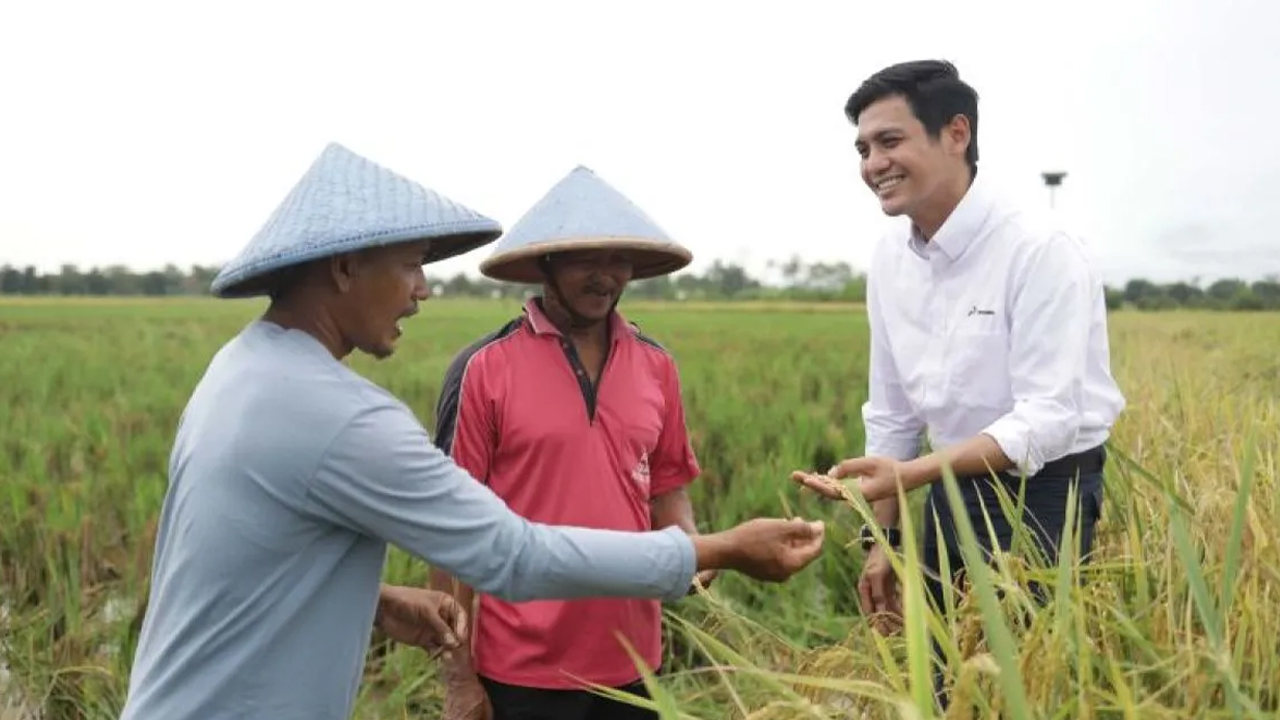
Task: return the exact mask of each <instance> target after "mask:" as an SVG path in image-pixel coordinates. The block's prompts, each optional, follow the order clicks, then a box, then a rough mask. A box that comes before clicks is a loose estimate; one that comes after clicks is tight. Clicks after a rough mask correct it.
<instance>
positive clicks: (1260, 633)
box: [0, 298, 1280, 720]
mask: <svg viewBox="0 0 1280 720" xmlns="http://www.w3.org/2000/svg"><path fill="white" fill-rule="evenodd" d="M423 308H424V311H423V312H422V313H421V314H420V315H418V316H417V317H415V318H414V319H412V320H411V321H408V322H407V324H406V335H405V337H404V338H403V340H402V341H401V342H402V344H401V347H400V349H399V351H398V352H397V354H396V355H395V356H394V357H393V358H392V359H390V360H387V361H384V362H375V361H373V360H371V359H370V358H367V357H355V358H353V359H352V360H351V363H352V365H353V366H354V367H356V368H357V369H358V370H359V371H361V372H363V373H365V374H366V375H368V376H369V377H371V378H372V379H374V380H375V381H377V382H379V383H381V384H383V385H384V386H386V387H387V388H389V389H390V390H392V391H393V392H394V393H395V394H396V395H398V396H399V397H401V398H403V399H404V400H405V401H406V402H408V404H409V405H410V406H411V407H412V408H413V409H414V410H415V411H416V412H417V413H418V415H419V417H420V418H421V419H422V421H423V423H424V424H425V425H426V426H427V427H428V428H430V427H432V425H433V423H434V418H433V410H434V405H435V401H436V394H437V391H438V388H439V386H440V382H441V377H442V375H443V373H444V370H445V367H446V365H447V364H448V362H449V360H450V358H451V356H452V355H453V353H454V352H456V351H457V350H458V349H459V348H461V347H463V346H464V345H465V344H467V343H468V342H470V341H471V340H473V339H474V338H476V337H477V336H479V335H480V334H482V333H484V332H486V331H488V330H490V329H492V328H496V327H497V326H498V325H499V324H500V323H501V322H503V321H504V320H505V319H507V318H509V317H511V316H512V315H513V314H515V313H516V312H518V305H517V304H516V302H515V301H514V300H503V301H492V302H488V301H479V300H442V301H435V302H429V303H427V304H425V305H424V306H423ZM623 309H624V311H625V312H627V313H628V315H629V316H630V317H631V318H632V319H633V320H635V321H637V322H638V323H639V324H640V325H641V326H642V327H643V328H644V330H645V331H646V332H647V333H649V334H651V335H653V336H654V337H656V338H657V339H658V340H659V341H661V342H662V343H663V344H664V345H666V346H667V347H668V348H669V349H671V350H672V352H673V353H674V354H675V356H676V358H677V360H678V362H679V364H680V367H681V370H682V380H683V386H684V399H685V402H686V406H687V411H688V420H689V423H690V427H691V431H692V433H693V440H694V445H695V449H696V450H697V452H698V454H699V457H700V460H701V462H702V466H703V469H704V474H703V476H702V477H701V479H700V480H699V481H698V482H697V483H696V484H695V489H694V491H693V497H694V500H695V503H696V510H697V513H698V519H699V523H700V525H701V527H703V528H704V529H707V530H710V529H714V528H721V527H725V526H728V525H731V524H733V523H736V522H739V521H741V520H744V519H746V518H750V517H753V516H758V515H771V516H778V515H792V514H801V515H805V516H810V517H822V518H825V519H827V520H828V521H829V523H828V526H829V535H828V537H829V541H828V542H829V544H828V548H827V551H826V553H825V554H824V556H823V558H822V559H821V560H820V561H819V562H817V563H816V564H815V565H814V566H812V567H811V568H809V569H808V570H806V571H805V572H804V573H802V574H800V575H799V576H797V577H796V578H794V579H793V580H792V581H791V582H789V583H787V584H783V585H761V584H757V583H753V582H750V581H748V580H746V579H744V578H742V577H740V576H735V575H732V574H730V575H727V576H721V578H720V579H719V580H718V581H717V582H716V583H715V585H714V586H713V587H712V589H711V591H710V592H709V593H707V594H705V595H700V596H697V597H692V598H689V599H686V600H684V601H682V602H680V603H676V604H673V605H671V606H669V616H668V623H667V628H668V638H669V642H668V651H667V663H666V666H665V667H664V668H663V671H662V673H661V674H660V675H659V676H658V677H656V678H655V679H654V683H655V684H654V692H655V702H656V703H657V704H658V705H660V706H661V707H662V708H663V709H664V712H665V713H666V716H667V717H672V718H674V717H696V718H706V719H708V720H724V719H727V718H752V719H753V720H764V719H766V718H770V719H772V718H777V719H784V718H814V719H815V720H816V719H820V718H859V717H867V718H881V717H885V718H888V717H901V718H917V717H931V716H934V715H933V713H934V711H933V709H932V706H931V687H930V668H929V667H928V662H929V658H930V651H929V644H930V640H931V638H936V639H938V640H939V641H940V642H941V643H942V646H943V648H944V651H945V655H946V657H947V659H948V663H949V667H948V670H949V672H950V674H951V675H952V677H953V679H954V682H955V685H954V687H953V690H952V692H953V697H954V700H955V702H954V703H953V704H952V706H951V707H950V709H949V711H948V716H950V717H984V718H985V717H997V716H1000V717H1006V718H1170V719H1173V718H1178V719H1180V720H1181V719H1184V718H1218V717H1221V718H1262V717H1276V716H1277V709H1278V708H1280V531H1278V530H1277V528H1280V458H1278V451H1280V400H1278V399H1280V352H1278V351H1280V315H1277V314H1273V313H1232V312H1225V311H1221V312H1207V311H1205V312H1202V311H1192V310H1177V311H1171V312H1165V313H1137V312H1132V311H1127V310H1122V311H1118V312H1115V313H1113V314H1112V316H1111V337H1112V352H1113V369H1114V372H1115V373H1116V375H1117V376H1118V378H1119V381H1120V383H1121V386H1122V388H1123V390H1124V392H1125V394H1126V396H1127V398H1128V402H1129V406H1128V409H1127V411H1126V413H1125V414H1124V416H1123V418H1122V420H1121V422H1120V424H1119V426H1118V427H1117V428H1116V432H1115V435H1114V437H1113V442H1112V444H1111V448H1110V452H1111V455H1110V458H1111V462H1110V465H1109V467H1108V469H1107V494H1106V504H1105V507H1104V514H1103V520H1102V523H1101V526H1100V528H1099V536H1098V551H1097V556H1096V558H1095V559H1094V561H1093V562H1092V563H1090V564H1089V565H1087V566H1081V565H1078V564H1076V563H1073V562H1072V559H1073V558H1071V557H1069V556H1067V557H1064V558H1063V560H1062V562H1061V563H1060V564H1059V565H1057V566H1045V565H1044V564H1042V563H1035V562H1029V563H1022V562H1015V561H1013V560H1011V559H1009V558H1003V557H1002V558H999V559H998V562H997V563H996V565H995V566H994V567H992V568H990V569H988V570H986V571H983V572H979V571H978V570H975V571H974V573H973V575H972V580H973V583H974V584H973V587H972V591H971V592H970V593H968V594H967V595H966V596H965V598H964V599H963V600H958V601H957V602H958V606H957V607H955V608H954V614H953V615H952V616H951V617H950V618H949V619H948V618H947V617H946V616H944V615H939V614H936V613H931V612H927V611H926V609H925V607H924V604H923V595H922V590H923V588H922V586H921V585H920V583H918V582H915V581H914V580H911V581H908V582H907V584H906V586H905V591H906V593H907V596H906V597H907V603H908V611H909V612H908V618H907V622H906V625H905V627H904V629H903V632H901V633H899V634H897V635H894V636H890V637H881V636H879V635H876V634H875V633H874V632H872V631H871V630H870V628H869V626H868V623H867V622H866V620H865V618H861V617H859V611H858V604H857V590H856V583H857V577H858V573H859V570H860V563H861V552H860V551H859V550H858V549H857V548H856V547H855V546H854V544H853V541H854V539H855V537H856V532H857V529H858V527H859V525H860V524H861V523H862V517H861V513H862V512H863V511H864V508H860V507H859V504H858V503H857V502H856V501H855V502H850V503H847V504H843V505H841V504H837V503H823V502H819V501H817V500H815V499H814V498H812V497H809V496H806V495H802V494H800V493H798V492H797V491H796V489H795V488H794V487H792V486H791V485H790V483H789V481H788V479H787V478H788V476H789V473H790V471H791V470H793V469H819V470H825V469H826V468H827V467H829V466H830V465H831V464H832V463H833V462H834V461H836V460H838V459H840V458H842V457H846V456H851V455H854V454H857V453H858V452H859V451H860V449H861V447H862V434H861V422H860V417H859V407H860V405H861V403H862V401H863V398H864V397H865V386H866V382H865V381H866V377H865V373H866V364H867V363H866V360H867V357H866V353H867V350H866V345H867V330H866V322H865V319H864V316H863V312H862V309H861V308H860V307H858V306H856V305H840V304H833V303H825V304H822V305H820V306H819V305H803V304H798V303H789V304H769V303H751V304H745V303H742V304H737V303H727V304H721V305H715V306H712V305H703V304H683V303H669V304H662V303H647V304H646V303H626V304H624V308H623ZM260 310H261V305H260V304H258V303H255V302H217V301H211V300H204V299H198V298H167V299H163V300H132V299H109V300H96V299H80V300H73V299H56V298H39V299H25V300H4V301H0V403H2V404H0V407H3V412H0V668H3V670H0V718H3V720H10V718H23V717H27V715H24V713H31V715H30V716H31V717H38V718H42V719H43V720H72V719H80V718H86V719H89V718H92V719H98V718H115V717H116V714H117V712H118V710H119V708H120V707H121V705H122V704H123V701H124V697H125V690H126V687H127V681H128V672H129V663H130V660H131V658H132V652H133V643H134V641H135V640H136V636H137V631H138V628H139V623H140V621H141V617H142V613H143V612H144V610H145V608H144V603H143V601H144V599H145V597H146V592H147V583H148V571H149V567H150V556H151V551H152V543H153V539H154V533H155V527H156V522H157V516H158V511H159V507H160V503H161V501H162V498H163V495H164V490H165V483H166V467H167V461H168V453H169V449H170V443H171V441H172V438H173V431H174V427H175V424H176V422H177V419H178V416H179V414H180V412H181V410H182V407H183V404H184V402H185V401H186V398H187V396H188V393H189V392H190V390H191V389H192V387H193V386H194V385H195V383H196V382H197V381H198V379H199V377H200V374H201V372H202V371H203V369H204V366H205V364H206V363H207V361H208V360H209V358H210V357H211V355H212V354H213V353H214V352H215V351H216V350H217V348H218V347H219V346H220V345H221V344H222V343H223V342H225V341H226V340H227V339H228V338H229V337H230V336H231V335H233V334H234V333H235V332H236V331H237V330H238V329H239V328H240V327H241V326H242V325H243V324H244V323H245V322H246V321H248V320H249V319H250V318H252V317H254V316H255V315H256V314H257V313H258V312H259V311H260ZM909 500H910V501H911V502H912V503H913V505H914V506H918V504H919V503H918V501H919V497H915V498H910V499H909ZM1010 501H1011V502H1016V498H1010ZM909 520H910V521H911V522H912V523H913V524H912V525H911V527H910V530H911V532H910V533H908V537H909V538H911V539H912V540H913V542H912V543H909V546H908V552H906V553H905V554H904V557H903V558H902V559H901V562H902V564H903V569H904V571H906V572H905V573H904V577H906V578H914V577H915V576H914V574H913V573H912V572H910V571H911V570H912V569H913V568H914V567H915V564H916V560H915V558H914V557H913V556H912V554H911V553H912V551H913V550H914V548H915V546H916V545H917V544H918V543H917V542H915V541H916V540H918V538H919V537H920V534H921V533H923V532H925V531H927V530H929V529H927V528H923V527H921V526H920V516H919V515H918V514H912V515H910V516H909ZM967 532H968V533H970V534H973V533H983V532H985V528H983V527H982V526H981V525H978V526H975V527H972V528H968V529H967ZM969 547H973V546H972V545H971V544H970V545H969ZM980 569H981V566H979V570H980ZM386 577H387V579H388V580H390V581H393V582H400V583H425V581H426V577H427V568H426V567H424V566H423V564H422V563H420V562H418V561H417V560H415V559H413V558H410V557H409V556H407V555H405V554H404V553H402V552H399V551H393V552H392V553H391V555H390V557H389V561H388V563H387V567H386ZM1030 581H1038V582H1040V583H1043V584H1045V585H1046V586H1047V587H1048V588H1049V600H1048V602H1047V603H1046V604H1044V605H1043V606H1039V605H1035V604H1034V603H1031V602H1030V601H1029V596H1028V593H1027V591H1026V587H1027V583H1028V582H1030ZM439 700H440V687H439V685H438V683H437V681H436V675H435V668H434V667H433V666H432V665H431V663H430V662H429V661H428V660H427V658H426V655H425V654H423V653H422V652H420V651H417V650H413V649H408V648H401V647H387V646H385V645H382V644H381V643H378V644H375V647H374V648H373V649H372V650H371V652H370V656H369V662H368V670H367V679H366V682H365V684H364V692H363V695H362V697H361V699H360V702H359V707H358V710H357V717H360V718H432V717H436V716H437V712H438V707H439ZM6 704H7V706H8V707H7V709H6Z"/></svg>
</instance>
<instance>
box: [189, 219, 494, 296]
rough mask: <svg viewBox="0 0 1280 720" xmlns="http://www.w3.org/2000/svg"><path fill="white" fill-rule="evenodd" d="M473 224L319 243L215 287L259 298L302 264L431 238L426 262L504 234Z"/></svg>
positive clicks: (245, 269) (232, 275) (223, 293)
mask: <svg viewBox="0 0 1280 720" xmlns="http://www.w3.org/2000/svg"><path fill="white" fill-rule="evenodd" d="M468 225H471V226H472V227H469V228H468V227H459V228H458V231H457V232H454V233H450V234H447V235H441V234H440V228H439V226H435V225H433V226H430V227H426V228H406V229H403V230H400V231H396V232H387V233H382V234H380V235H379V234H377V233H373V234H369V235H360V236H356V237H352V238H346V239H344V240H342V241H340V242H334V243H332V244H330V245H323V246H316V247H313V248H311V249H310V250H308V251H307V252H291V253H289V254H288V256H287V258H277V257H271V256H268V257H264V258H262V261H261V262H258V263H254V264H252V265H244V266H242V267H241V268H239V269H238V270H237V272H235V273H228V274H227V275H225V276H220V277H219V278H218V279H217V280H215V281H214V284H213V286H212V288H211V289H212V291H213V294H214V295H215V296H216V297H219V298H224V299H232V298H247V297H256V296H259V295H266V294H269V293H270V292H271V290H272V288H273V287H274V286H275V285H276V284H277V283H278V282H279V277H280V275H281V273H283V272H285V271H289V270H292V269H294V268H297V267H299V266H301V265H304V264H307V263H311V262H315V261H317V260H323V259H325V258H329V257H335V256H337V255H342V254H343V253H349V252H356V251H360V250H366V249H369V248H374V247H388V246H391V245H398V244H402V243H412V242H421V241H423V240H427V241H430V242H429V245H428V248H427V252H426V254H425V256H424V258H423V263H422V264H423V265H429V264H431V263H436V262H440V261H441V260H447V259H449V258H452V257H456V256H458V255H464V254H466V253H469V252H471V251H472V250H475V249H477V248H480V247H483V246H485V245H488V244H489V243H491V242H493V241H494V240H497V239H498V238H499V237H501V236H502V229H501V228H500V227H498V226H497V225H496V223H489V222H473V223H468Z"/></svg>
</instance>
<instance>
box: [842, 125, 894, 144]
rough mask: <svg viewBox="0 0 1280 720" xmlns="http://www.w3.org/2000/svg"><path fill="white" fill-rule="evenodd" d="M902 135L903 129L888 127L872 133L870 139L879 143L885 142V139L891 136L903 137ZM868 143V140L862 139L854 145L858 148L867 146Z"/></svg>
mask: <svg viewBox="0 0 1280 720" xmlns="http://www.w3.org/2000/svg"><path fill="white" fill-rule="evenodd" d="M901 134H902V128H897V127H887V128H883V129H880V130H877V131H875V132H874V133H872V134H871V138H870V139H871V140H873V141H877V142H883V141H884V139H885V138H886V137H888V136H890V135H901ZM867 142H868V139H867V138H862V137H860V138H858V139H857V140H856V141H855V143H854V144H856V145H858V146H862V145H866V144H867Z"/></svg>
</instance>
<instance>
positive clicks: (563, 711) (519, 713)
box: [480, 677, 658, 720]
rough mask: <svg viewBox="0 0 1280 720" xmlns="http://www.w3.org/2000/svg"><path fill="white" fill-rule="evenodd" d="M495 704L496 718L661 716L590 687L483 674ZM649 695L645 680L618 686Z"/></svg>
mask: <svg viewBox="0 0 1280 720" xmlns="http://www.w3.org/2000/svg"><path fill="white" fill-rule="evenodd" d="M480 683H481V684H482V685H484V690H485V692H486V693H488V695H489V702H490V704H492V705H493V720H658V714H657V713H656V712H653V711H652V710H647V709H645V708H641V707H636V706H635V705H630V704H627V703H624V702H618V701H616V700H614V699H612V698H607V697H604V696H602V695H599V694H597V693H595V692H592V691H590V690H548V689H544V688H532V687H522V686H518V685H507V684H505V683H500V682H497V681H496V680H491V679H489V678H486V677H481V678H480ZM618 689H619V690H622V691H623V692H626V693H630V694H632V695H636V696H639V697H642V698H648V697H649V693H648V692H647V691H646V690H645V687H644V683H642V682H636V683H633V684H631V685H624V686H622V687H619V688H618Z"/></svg>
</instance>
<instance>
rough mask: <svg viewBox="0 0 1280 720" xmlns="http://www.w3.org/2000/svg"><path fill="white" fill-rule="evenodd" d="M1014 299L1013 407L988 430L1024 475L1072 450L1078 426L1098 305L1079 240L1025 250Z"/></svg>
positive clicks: (1096, 288)
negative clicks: (1094, 311)
mask: <svg viewBox="0 0 1280 720" xmlns="http://www.w3.org/2000/svg"><path fill="white" fill-rule="evenodd" d="M1018 275H1019V276H1020V277H1023V278H1026V280H1024V281H1023V284H1022V285H1021V286H1020V287H1016V288H1015V291H1014V295H1013V298H1012V302H1011V315H1010V323H1011V326H1010V348H1009V376H1010V388H1011V390H1012V392H1013V398H1014V405H1013V409H1012V410H1011V411H1010V412H1008V413H1007V414H1005V415H1003V416H1001V417H1000V418H998V419H997V420H996V421H995V422H993V423H991V424H990V425H989V426H987V427H986V428H985V429H984V430H983V432H984V433H985V434H987V435H989V436H991V438H992V439H994V440H995V442H996V444H998V445H999V446H1000V449H1001V450H1002V451H1003V452H1004V454H1005V455H1006V456H1008V458H1009V459H1010V460H1012V461H1013V462H1014V464H1015V465H1016V466H1017V470H1018V472H1019V473H1021V474H1025V475H1026V476H1027V477H1030V476H1032V475H1035V474H1036V473H1038V472H1040V470H1041V469H1042V468H1043V467H1044V465H1045V463H1046V462H1050V461H1053V460H1056V459H1058V458H1060V457H1062V456H1064V455H1066V454H1068V453H1069V452H1070V451H1071V448H1072V446H1073V445H1074V443H1075V441H1076V437H1077V435H1078V434H1079V430H1080V405H1081V397H1082V394H1083V383H1084V378H1085V370H1086V365H1087V363H1088V343H1089V331H1090V325H1091V322H1092V318H1093V309H1094V308H1093V306H1094V304H1095V302H1098V301H1099V298H1098V297H1097V295H1098V294H1099V293H1101V292H1102V290H1101V286H1100V285H1097V284H1096V283H1094V281H1093V277H1092V273H1091V272H1090V268H1089V263H1088V259H1087V257H1086V256H1085V254H1084V251H1083V249H1082V248H1080V247H1079V246H1078V245H1077V244H1076V243H1075V241H1073V240H1072V239H1071V238H1069V237H1067V236H1065V235H1061V234H1059V235H1055V236H1053V237H1052V238H1050V239H1048V240H1047V241H1045V242H1044V243H1042V244H1040V245H1039V246H1038V247H1036V248H1035V249H1034V250H1033V251H1032V252H1030V253H1028V256H1027V258H1026V260H1025V264H1024V267H1023V268H1021V269H1020V272H1019V273H1018Z"/></svg>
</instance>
